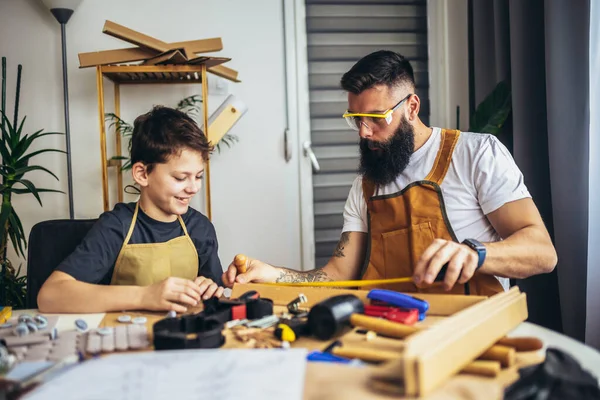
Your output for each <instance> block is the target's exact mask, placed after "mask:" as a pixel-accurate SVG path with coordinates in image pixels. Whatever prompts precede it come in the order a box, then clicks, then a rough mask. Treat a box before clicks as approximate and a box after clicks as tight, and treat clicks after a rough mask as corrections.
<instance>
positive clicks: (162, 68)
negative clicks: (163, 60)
mask: <svg viewBox="0 0 600 400" xmlns="http://www.w3.org/2000/svg"><path fill="white" fill-rule="evenodd" d="M201 70H202V66H201V65H107V66H105V67H102V71H104V72H105V73H111V72H131V73H137V72H200V71H201Z"/></svg>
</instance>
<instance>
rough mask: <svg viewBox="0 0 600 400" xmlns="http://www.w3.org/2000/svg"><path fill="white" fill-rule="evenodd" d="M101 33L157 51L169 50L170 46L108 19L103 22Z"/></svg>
mask: <svg viewBox="0 0 600 400" xmlns="http://www.w3.org/2000/svg"><path fill="white" fill-rule="evenodd" d="M102 33H105V34H107V35H110V36H112V37H116V38H117V39H121V40H124V41H126V42H129V43H131V44H135V45H137V46H140V47H143V48H147V49H150V50H154V51H158V52H165V51H168V50H171V46H170V45H169V43H165V42H163V41H162V40H158V39H155V38H153V37H151V36H148V35H145V34H143V33H141V32H137V31H134V30H133V29H129V28H127V27H126V26H123V25H119V24H117V23H114V22H112V21H108V20H107V21H106V22H104V28H102Z"/></svg>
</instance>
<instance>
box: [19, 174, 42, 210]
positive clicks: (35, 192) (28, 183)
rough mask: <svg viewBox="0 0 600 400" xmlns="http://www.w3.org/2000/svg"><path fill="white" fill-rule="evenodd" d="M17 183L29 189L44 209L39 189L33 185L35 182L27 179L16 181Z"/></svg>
mask: <svg viewBox="0 0 600 400" xmlns="http://www.w3.org/2000/svg"><path fill="white" fill-rule="evenodd" d="M15 182H16V183H20V184H21V185H23V186H25V187H26V188H27V189H29V192H30V193H31V194H32V195H33V196H34V197H35V198H36V199H37V201H38V203H40V206H42V207H43V204H42V199H41V198H40V195H39V192H38V190H37V188H36V187H35V185H34V184H33V182H31V181H30V180H27V179H19V180H16V181H15Z"/></svg>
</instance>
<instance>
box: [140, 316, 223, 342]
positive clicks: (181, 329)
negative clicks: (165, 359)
mask: <svg viewBox="0 0 600 400" xmlns="http://www.w3.org/2000/svg"><path fill="white" fill-rule="evenodd" d="M222 330H223V323H221V322H220V321H219V320H218V319H216V318H213V317H212V316H207V315H205V314H204V313H203V312H201V313H199V314H196V315H184V316H182V317H180V318H165V319H162V320H160V321H158V322H157V323H155V324H154V326H153V327H152V332H153V335H154V349H155V350H177V349H214V348H217V347H221V346H222V345H223V344H224V343H225V337H224V336H223V333H222V332H221V331H222Z"/></svg>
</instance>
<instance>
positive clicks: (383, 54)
mask: <svg viewBox="0 0 600 400" xmlns="http://www.w3.org/2000/svg"><path fill="white" fill-rule="evenodd" d="M381 84H383V85H386V86H387V87H389V88H393V87H400V86H405V85H406V86H408V87H409V88H410V89H411V90H414V87H415V77H414V74H413V69H412V66H411V65H410V62H409V61H408V60H407V59H406V58H404V56H402V55H401V54H398V53H395V52H393V51H388V50H379V51H376V52H374V53H371V54H369V55H367V56H365V57H363V58H361V59H360V60H359V61H358V62H357V63H356V64H354V65H353V66H352V68H350V70H349V71H348V72H346V73H345V74H344V76H342V80H341V85H342V88H343V89H344V90H345V91H347V92H350V93H354V94H360V93H362V92H363V91H365V90H367V89H370V88H372V87H373V86H375V85H381Z"/></svg>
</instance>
